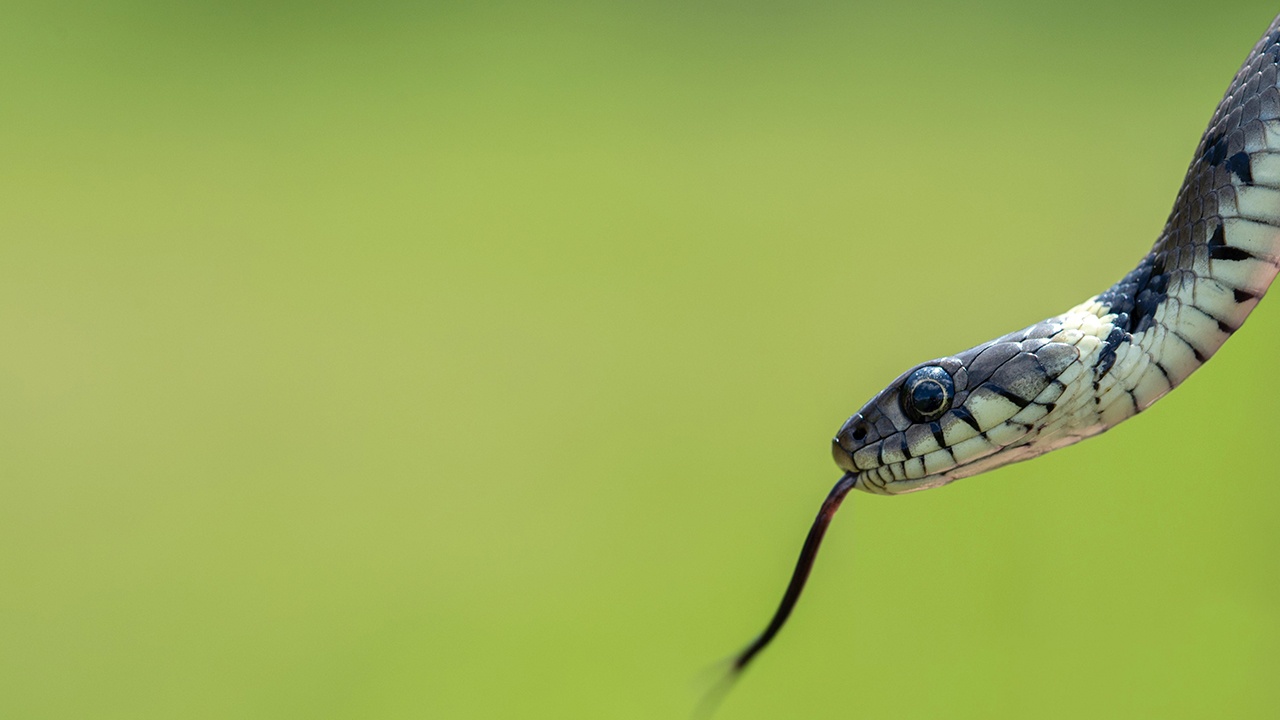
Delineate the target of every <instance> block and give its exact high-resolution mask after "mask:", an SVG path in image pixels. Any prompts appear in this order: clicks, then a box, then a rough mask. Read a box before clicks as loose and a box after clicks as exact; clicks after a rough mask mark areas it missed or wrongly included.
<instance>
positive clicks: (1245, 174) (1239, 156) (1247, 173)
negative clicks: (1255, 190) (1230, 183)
mask: <svg viewBox="0 0 1280 720" xmlns="http://www.w3.org/2000/svg"><path fill="white" fill-rule="evenodd" d="M1223 167H1225V168H1226V169H1227V170H1228V171H1229V172H1232V173H1235V176H1236V177H1238V178H1240V182H1242V183H1244V184H1246V185H1252V184H1253V170H1252V169H1251V168H1250V167H1249V154H1248V153H1246V152H1238V153H1236V154H1235V155H1232V156H1231V157H1229V158H1227V164H1226V165H1224V166H1223Z"/></svg>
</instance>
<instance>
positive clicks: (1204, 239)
mask: <svg viewBox="0 0 1280 720" xmlns="http://www.w3.org/2000/svg"><path fill="white" fill-rule="evenodd" d="M1278 79H1280V16H1278V17H1276V18H1275V19H1274V20H1272V22H1271V25H1270V27H1268V28H1267V32H1266V34H1265V35H1263V37H1262V39H1261V40H1259V41H1258V44H1257V45H1255V46H1254V48H1253V51H1252V52H1251V53H1249V57H1248V58H1247V59H1246V60H1245V62H1244V65H1243V66H1242V67H1241V68H1240V71H1239V72H1237V73H1236V75H1235V78H1234V79H1233V80H1232V82H1231V85H1230V87H1228V88H1227V92H1226V95H1225V96H1224V97H1223V99H1222V101H1221V102H1220V103H1219V104H1218V107H1217V109H1216V110H1215V111H1214V113H1213V119H1212V120H1211V121H1210V122H1209V127H1208V129H1207V130H1205V133H1204V135H1203V137H1202V138H1201V139H1200V143H1199V145H1198V146H1197V148H1196V152H1195V155H1194V156H1193V158H1192V161H1191V166H1190V167H1189V168H1188V169H1187V174H1186V177H1185V179H1184V180H1183V183H1182V187H1181V189H1180V190H1179V191H1178V196H1177V199H1176V200H1175V201H1174V204H1173V211H1172V212H1171V213H1170V214H1169V219H1168V221H1167V222H1166V223H1165V226H1164V229H1163V231H1162V232H1161V233H1160V237H1159V239H1158V240H1156V243H1155V246H1154V247H1152V248H1151V251H1150V252H1148V253H1147V255H1146V256H1145V257H1143V258H1142V260H1141V261H1140V262H1139V263H1138V266H1137V267H1136V268H1134V269H1133V270H1132V271H1131V272H1129V273H1128V274H1127V275H1125V276H1124V277H1123V278H1122V279H1121V280H1120V281H1119V282H1117V283H1116V284H1115V285H1113V286H1111V287H1110V288H1108V289H1107V290H1105V291H1103V292H1102V293H1100V294H1098V295H1095V296H1093V297H1091V298H1089V299H1088V300H1086V301H1084V302H1083V303H1081V304H1079V305H1077V306H1075V307H1073V308H1071V309H1070V310H1067V311H1066V312H1064V313H1062V314H1061V315H1057V316H1055V317H1051V318H1049V319H1047V320H1044V321H1042V322H1038V323H1036V324H1034V325H1032V326H1030V327H1028V328H1025V329H1023V330H1019V331H1017V332H1014V333H1010V334H1008V335H1005V336H1003V337H999V338H996V339H995V340H991V341H990V342H986V343H983V344H981V345H978V346H977V347H974V348H971V349H969V350H965V351H964V352H960V353H956V354H955V355H952V356H948V357H943V358H938V359H935V360H930V361H929V362H926V363H922V364H920V365H917V366H916V367H913V368H911V369H910V370H908V371H907V372H905V373H903V374H902V375H901V376H900V377H898V378H897V379H896V380H894V381H893V382H892V383H890V384H889V386H888V387H886V388H885V389H884V390H883V391H881V392H880V393H879V394H878V395H876V396H875V397H874V398H872V399H871V401H870V402H868V403H867V404H866V405H864V406H863V407H862V409H861V410H859V411H858V412H856V413H854V415H853V416H852V417H850V418H849V419H848V421H846V422H845V423H844V425H843V426H841V428H840V430H839V431H838V432H837V433H836V436H835V438H834V439H833V440H832V445H831V450H832V454H833V455H834V457H835V461H836V464H837V465H839V466H840V468H841V469H842V470H844V471H845V473H844V475H843V476H842V477H841V478H840V480H839V481H838V482H837V483H836V485H835V487H834V488H833V489H832V490H831V493H830V494H829V495H828V496H827V498H826V500H825V501H824V502H823V504H822V508H821V510H820V511H819V512H818V516H817V518H816V519H815V520H814V523H813V526H812V527H811V528H810V530H809V535H808V537H807V538H806V540H805V543H804V547H803V549H802V550H801V553H800V558H799V561H798V562H797V563H796V568H795V571H794V573H793V574H792V577H791V582H790V584H789V585H788V587H787V590H786V593H785V595H784V596H783V599H782V603H781V605H780V606H779V607H778V610H777V612H776V613H775V614H774V616H773V619H772V620H771V621H770V623H769V625H768V626H767V627H766V628H765V630H764V632H763V633H761V635H760V636H759V637H758V638H756V640H755V641H753V642H752V643H751V644H750V645H748V646H747V647H746V648H744V649H743V650H742V651H741V652H740V653H739V654H738V655H736V656H735V657H734V659H733V661H732V667H731V670H730V672H729V677H728V679H729V680H732V678H734V677H736V676H737V674H738V673H740V672H741V671H742V670H743V669H744V668H745V667H746V666H747V664H748V663H750V662H751V660H752V658H754V657H755V656H756V655H757V654H758V653H759V652H760V651H761V650H762V649H763V648H764V647H765V646H766V645H767V644H768V643H769V642H770V641H771V640H772V639H773V637H774V636H775V635H776V634H777V632H778V630H779V629H781V627H782V625H783V623H785V622H786V619H787V617H788V616H789V615H790V613H791V610H792V608H793V607H794V605H795V603H796V600H797V599H798V598H799V596H800V591H801V590H802V589H803V587H804V583H805V580H806V579H807V578H808V575H809V571H810V569H811V568H812V565H813V560H814V558H815V556H816V554H817V551H818V547H819V544H820V543H821V541H822V536H823V534H824V533H825V531H826V528H827V525H828V524H829V523H830V521H831V517H832V516H833V515H834V514H835V512H836V510H837V509H838V508H839V506H840V503H841V501H842V500H843V499H844V497H845V495H846V494H847V493H848V492H849V491H850V490H854V489H857V490H863V491H866V492H870V493H877V494H883V495H897V494H901V493H908V492H915V491H918V490H926V489H928V488H934V487H939V486H941V485H946V484H947V483H950V482H953V481H955V480H959V479H961V478H965V477H970V476H973V475H976V474H978V473H981V472H985V471H987V470H991V469H993V468H997V467H1000V466H1002V465H1007V464H1009V463H1012V462H1018V461H1022V460H1028V459H1030V458H1033V457H1036V456H1038V455H1042V454H1044V453H1046V452H1049V451H1050V450H1056V449H1057V448H1061V447H1065V446H1067V445H1071V444H1073V443H1076V442H1079V441H1080V440H1083V439H1085V438H1088V437H1092V436H1094V435H1097V434H1098V433H1101V432H1103V431H1105V430H1107V429H1109V428H1111V427H1114V426H1115V425H1116V424H1117V423H1120V422H1122V421H1124V420H1126V419H1128V418H1130V417H1133V416H1134V415H1137V414H1138V413H1140V412H1142V411H1143V410H1145V409H1147V408H1148V407H1150V406H1151V405H1152V404H1153V403H1154V402H1155V401H1157V400H1159V399H1160V398H1161V397H1163V396H1164V395H1165V394H1167V393H1168V392H1169V391H1170V390H1172V389H1174V388H1175V387H1177V386H1178V385H1179V384H1180V383H1181V382H1182V381H1184V380H1186V379H1187V377H1188V376H1189V375H1190V374H1191V373H1192V372H1194V371H1195V370H1196V369H1197V368H1199V367H1200V366H1201V365H1203V364H1204V363H1205V362H1206V361H1207V360H1208V359H1209V358H1211V357H1213V354H1214V353H1215V352H1217V351H1218V348H1220V347H1222V344H1223V343H1224V342H1226V341H1227V338H1229V337H1230V336H1231V335H1232V333H1234V332H1236V331H1237V330H1239V329H1240V326H1241V325H1242V324H1243V323H1244V321H1245V318H1247V317H1248V316H1249V313H1250V312H1252V311H1253V309H1254V307H1256V306H1257V304H1258V301H1259V300H1261V299H1262V296H1263V295H1264V294H1265V293H1266V291H1267V288H1268V287H1269V286H1270V285H1271V281H1272V280H1273V279H1274V278H1275V276H1276V272H1277V269H1280V83H1278Z"/></svg>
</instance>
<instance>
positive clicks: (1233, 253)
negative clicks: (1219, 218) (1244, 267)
mask: <svg viewBox="0 0 1280 720" xmlns="http://www.w3.org/2000/svg"><path fill="white" fill-rule="evenodd" d="M1209 258H1210V259H1212V260H1250V259H1252V258H1253V254H1252V253H1250V252H1249V251H1247V250H1242V249H1240V248H1238V247H1236V246H1234V245H1228V244H1227V233H1226V231H1225V230H1223V226H1222V225H1221V224H1219V225H1218V227H1217V228H1216V229H1214V231H1213V235H1212V236H1211V237H1210V238H1209Z"/></svg>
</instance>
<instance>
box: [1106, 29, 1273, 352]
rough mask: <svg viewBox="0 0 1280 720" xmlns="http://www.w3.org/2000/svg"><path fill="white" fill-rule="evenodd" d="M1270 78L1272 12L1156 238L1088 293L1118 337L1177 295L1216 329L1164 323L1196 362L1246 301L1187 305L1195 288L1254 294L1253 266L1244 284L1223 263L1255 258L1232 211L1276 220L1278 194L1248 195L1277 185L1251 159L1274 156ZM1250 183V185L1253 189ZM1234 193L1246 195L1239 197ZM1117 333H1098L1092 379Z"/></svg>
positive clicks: (1239, 318)
mask: <svg viewBox="0 0 1280 720" xmlns="http://www.w3.org/2000/svg"><path fill="white" fill-rule="evenodd" d="M1278 78H1280V18H1277V19H1276V20H1273V21H1272V24H1271V26H1270V27H1269V28H1268V30H1267V32H1266V34H1265V35H1264V36H1263V37H1262V39H1261V40H1260V41H1258V43H1257V45H1255V46H1254V48H1253V51H1252V52H1251V53H1250V54H1249V57H1248V58H1247V59H1246V60H1245V63H1244V65H1243V66H1242V67H1241V68H1240V70H1239V72H1237V73H1236V75H1235V77H1234V78H1233V80H1232V82H1231V85H1230V86H1229V87H1228V89H1227V92H1226V93H1225V95H1224V96H1223V98H1222V101H1221V102H1220V103H1219V105H1218V107H1217V109H1216V110H1215V111H1214V113H1213V118H1212V120H1211V121H1210V122H1209V127H1208V129H1207V130H1206V131H1205V133H1204V136H1203V137H1202V138H1201V140H1200V144H1199V145H1198V146H1197V148H1196V151H1195V154H1194V156H1193V159H1192V162H1191V166H1190V167H1189V168H1188V169H1187V174H1186V177H1185V178H1184V180H1183V184H1182V187H1181V189H1180V190H1179V191H1178V196H1177V199H1176V200H1175V202H1174V204H1173V209H1172V211H1171V212H1170V213H1169V218H1168V220H1167V221H1166V223H1165V226H1164V230H1163V231H1162V232H1161V234H1160V238H1159V240H1157V242H1156V244H1155V246H1154V247H1153V248H1152V249H1151V252H1150V253H1148V254H1147V256H1146V257H1144V258H1143V259H1142V261H1141V262H1140V263H1139V264H1138V266H1137V267H1136V268H1134V269H1133V271H1131V272H1130V273H1129V274H1127V275H1125V276H1124V278H1122V279H1121V280H1120V282H1118V283H1116V284H1115V285H1114V286H1112V287H1111V288H1110V289H1108V290H1107V291H1106V292H1104V293H1102V294H1101V295H1099V296H1098V298H1097V299H1098V301H1099V302H1100V303H1102V305H1103V306H1104V307H1106V308H1108V309H1109V310H1110V312H1114V313H1117V314H1118V317H1117V318H1116V321H1115V324H1116V326H1117V328H1119V329H1120V330H1122V331H1123V332H1124V333H1126V334H1127V335H1128V336H1132V335H1138V334H1140V333H1145V332H1146V331H1148V330H1150V329H1151V327H1152V325H1153V323H1154V322H1156V315H1157V312H1158V311H1159V310H1160V308H1161V307H1162V306H1163V305H1165V304H1166V303H1167V302H1168V301H1170V300H1173V299H1174V298H1176V299H1177V300H1178V301H1179V302H1180V305H1178V306H1176V309H1177V310H1179V311H1181V312H1188V313H1190V312H1193V311H1198V312H1199V313H1201V314H1204V315H1209V316H1210V317H1212V318H1213V319H1214V320H1215V321H1216V323H1215V325H1216V327H1217V328H1218V329H1221V330H1222V331H1223V332H1224V333H1225V335H1223V336H1222V337H1213V338H1202V337H1187V336H1186V335H1185V333H1179V332H1175V331H1174V328H1167V329H1168V330H1169V335H1170V337H1173V338H1175V339H1177V340H1178V341H1180V342H1182V343H1184V344H1186V345H1188V346H1189V347H1191V349H1192V351H1193V353H1194V356H1195V358H1196V360H1197V361H1201V362H1203V361H1204V360H1206V359H1208V358H1209V357H1210V356H1212V354H1213V353H1214V352H1216V350H1217V348H1218V347H1219V346H1220V345H1221V344H1222V342H1225V340H1226V337H1227V336H1229V335H1230V333H1231V332H1234V331H1235V329H1237V328H1239V326H1240V324H1241V323H1242V322H1243V321H1244V317H1245V316H1246V315H1247V314H1248V312H1249V310H1251V309H1252V308H1251V307H1242V308H1240V309H1238V310H1235V309H1231V308H1227V309H1225V310H1224V308H1222V307H1218V308H1216V311H1213V312H1211V311H1210V310H1208V309H1205V308H1202V307H1199V306H1198V305H1197V304H1196V303H1197V288H1198V287H1200V286H1201V285H1203V284H1204V283H1210V284H1212V287H1211V288H1209V289H1212V290H1215V291H1216V292H1217V293H1219V294H1220V293H1222V292H1226V293H1228V294H1230V295H1231V296H1232V298H1233V299H1234V302H1235V304H1236V305H1243V304H1244V303H1248V302H1251V301H1256V300H1257V299H1258V297H1259V296H1260V293H1258V292H1256V291H1257V290H1258V288H1257V287H1256V285H1257V284H1258V275H1257V272H1254V271H1253V270H1252V269H1250V272H1251V273H1253V274H1252V275H1250V276H1249V277H1248V278H1247V279H1248V281H1247V282H1246V281H1245V279H1243V278H1242V276H1244V275H1248V273H1245V272H1244V270H1242V269H1241V268H1242V267H1243V266H1240V265H1232V264H1233V263H1237V264H1238V263H1244V262H1248V263H1254V265H1250V266H1249V267H1250V268H1253V267H1254V266H1255V265H1256V260H1257V257H1256V256H1255V254H1254V253H1252V252H1250V250H1249V249H1247V248H1244V247H1240V243H1241V242H1243V240H1242V238H1241V236H1234V239H1233V236H1232V234H1231V232H1229V231H1228V230H1229V226H1228V224H1227V223H1228V221H1229V220H1232V219H1233V218H1240V217H1242V216H1243V217H1244V218H1247V221H1252V222H1253V223H1266V224H1269V225H1273V226H1274V225H1276V224H1277V222H1280V221H1277V219H1276V217H1277V216H1280V201H1276V202H1273V201H1272V199H1271V198H1270V197H1269V196H1266V195H1258V194H1257V193H1267V192H1270V190H1267V189H1265V188H1270V187H1275V186H1276V185H1277V177H1276V176H1275V172H1274V171H1262V176H1261V177H1260V175H1259V172H1260V171H1259V167H1260V166H1259V164H1258V163H1259V162H1260V161H1262V160H1264V159H1266V158H1272V159H1274V158H1275V155H1274V153H1275V151H1277V150H1280V148H1278V147H1275V144H1276V139H1275V138H1276V137H1277V136H1278V134H1280V122H1276V121H1277V120H1280V90H1277V87H1276V85H1277V79H1278ZM1268 138H1270V145H1269V144H1268ZM1273 166H1274V165H1273ZM1268 173H1270V174H1268ZM1255 181H1256V182H1257V183H1259V184H1255ZM1255 187H1258V188H1259V190H1256V191H1255V190H1253V188H1255ZM1244 192H1253V193H1255V194H1254V195H1252V196H1250V197H1249V198H1247V199H1246V198H1245V196H1244V195H1243V194H1242V193H1244ZM1271 205H1276V207H1271ZM1242 206H1243V207H1242ZM1247 221H1236V222H1247ZM1250 227H1253V226H1252V225H1251V226H1250ZM1253 232H1256V230H1254V231H1253ZM1268 281H1269V280H1268ZM1251 282H1252V283H1253V284H1252V285H1251V284H1250V283H1251ZM1171 315H1172V313H1171ZM1162 317H1163V316H1162ZM1165 322H1166V323H1167V322H1169V319H1168V318H1166V320H1165ZM1126 339H1128V338H1127V337H1125V336H1121V335H1113V336H1112V337H1109V338H1107V341H1106V347H1105V348H1104V351H1103V354H1102V356H1101V358H1100V365H1099V367H1098V368H1097V370H1098V371H1099V372H1098V373H1097V374H1098V377H1101V376H1102V375H1103V374H1105V370H1107V369H1109V368H1110V366H1111V364H1112V363H1114V361H1115V349H1116V344H1117V343H1113V340H1114V341H1123V340H1126Z"/></svg>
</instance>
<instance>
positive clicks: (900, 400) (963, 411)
mask: <svg viewBox="0 0 1280 720" xmlns="http://www.w3.org/2000/svg"><path fill="white" fill-rule="evenodd" d="M1069 336H1070V337H1067V336H1066V335H1064V331H1063V328H1062V326H1061V325H1060V324H1059V323H1057V322H1054V321H1052V320H1050V321H1046V322H1043V323H1038V324H1036V325H1033V326H1031V327H1029V328H1027V329H1025V330H1022V331H1019V332H1016V333H1011V334H1009V335H1006V336H1004V337H1002V338H998V339H996V340H993V341H991V342H989V343H984V344H982V345H979V346H977V347H975V348H972V349H969V350H966V351H965V352H962V353H959V354H957V355H954V356H949V357H943V358H938V359H936V360H931V361H929V362H926V363H923V364H921V365H917V366H916V367H913V368H911V369H910V370H908V371H907V372H905V373H903V374H902V375H900V376H899V377H898V378H897V379H896V380H894V381H893V382H892V383H890V384H889V386H888V387H887V388H885V389H884V390H883V391H881V392H880V394H878V395H876V396H875V397H874V398H872V400H871V401H870V402H868V403H867V404H866V405H864V406H863V408H862V409H861V410H859V411H858V412H857V413H855V414H854V415H853V416H852V417H850V418H849V419H848V420H847V421H845V423H844V425H843V426H841V427H840V431H839V432H837V433H836V436H835V438H834V439H833V440H832V442H831V452H832V455H834V457H835V461H836V464H837V465H839V466H840V467H841V468H842V469H844V470H845V471H847V472H849V473H853V474H855V475H857V478H858V480H857V484H856V485H855V487H856V488H858V489H860V490H865V491H867V492H872V493H878V494H888V495H897V494H901V493H907V492H914V491H916V490H925V489H928V488H933V487H938V486H940V485H946V484H947V483H949V482H952V481H953V480H959V479H960V478H964V477H969V476H971V475H976V474H978V473H980V472H985V471H987V470H990V469H992V468H996V467H999V466H1001V465H1006V464H1008V463H1011V462H1017V461H1019V460H1026V459H1028V458H1031V457H1035V456H1036V455H1039V454H1042V453H1044V452H1047V451H1049V450H1051V449H1054V448H1057V447H1062V446H1063V445H1066V444H1070V443H1072V442H1075V441H1077V440H1079V439H1082V438H1083V437H1087V436H1088V435H1089V434H1093V433H1092V432H1088V431H1087V430H1086V431H1084V432H1081V431H1080V429H1079V428H1077V427H1075V426H1074V425H1073V424H1072V423H1071V422H1070V420H1071V419H1072V418H1073V417H1074V409H1073V407H1072V406H1070V405H1066V406H1064V405H1063V401H1064V400H1069V399H1071V398H1074V397H1076V396H1077V393H1076V392H1073V390H1074V388H1075V385H1077V384H1078V381H1079V380H1080V378H1082V377H1084V373H1083V372H1082V371H1083V363H1081V359H1080V357H1081V353H1080V349H1079V348H1078V347H1077V343H1076V342H1071V341H1069V340H1078V339H1079V336H1080V333H1078V332H1071V333H1069ZM1073 368H1074V369H1073Z"/></svg>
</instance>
